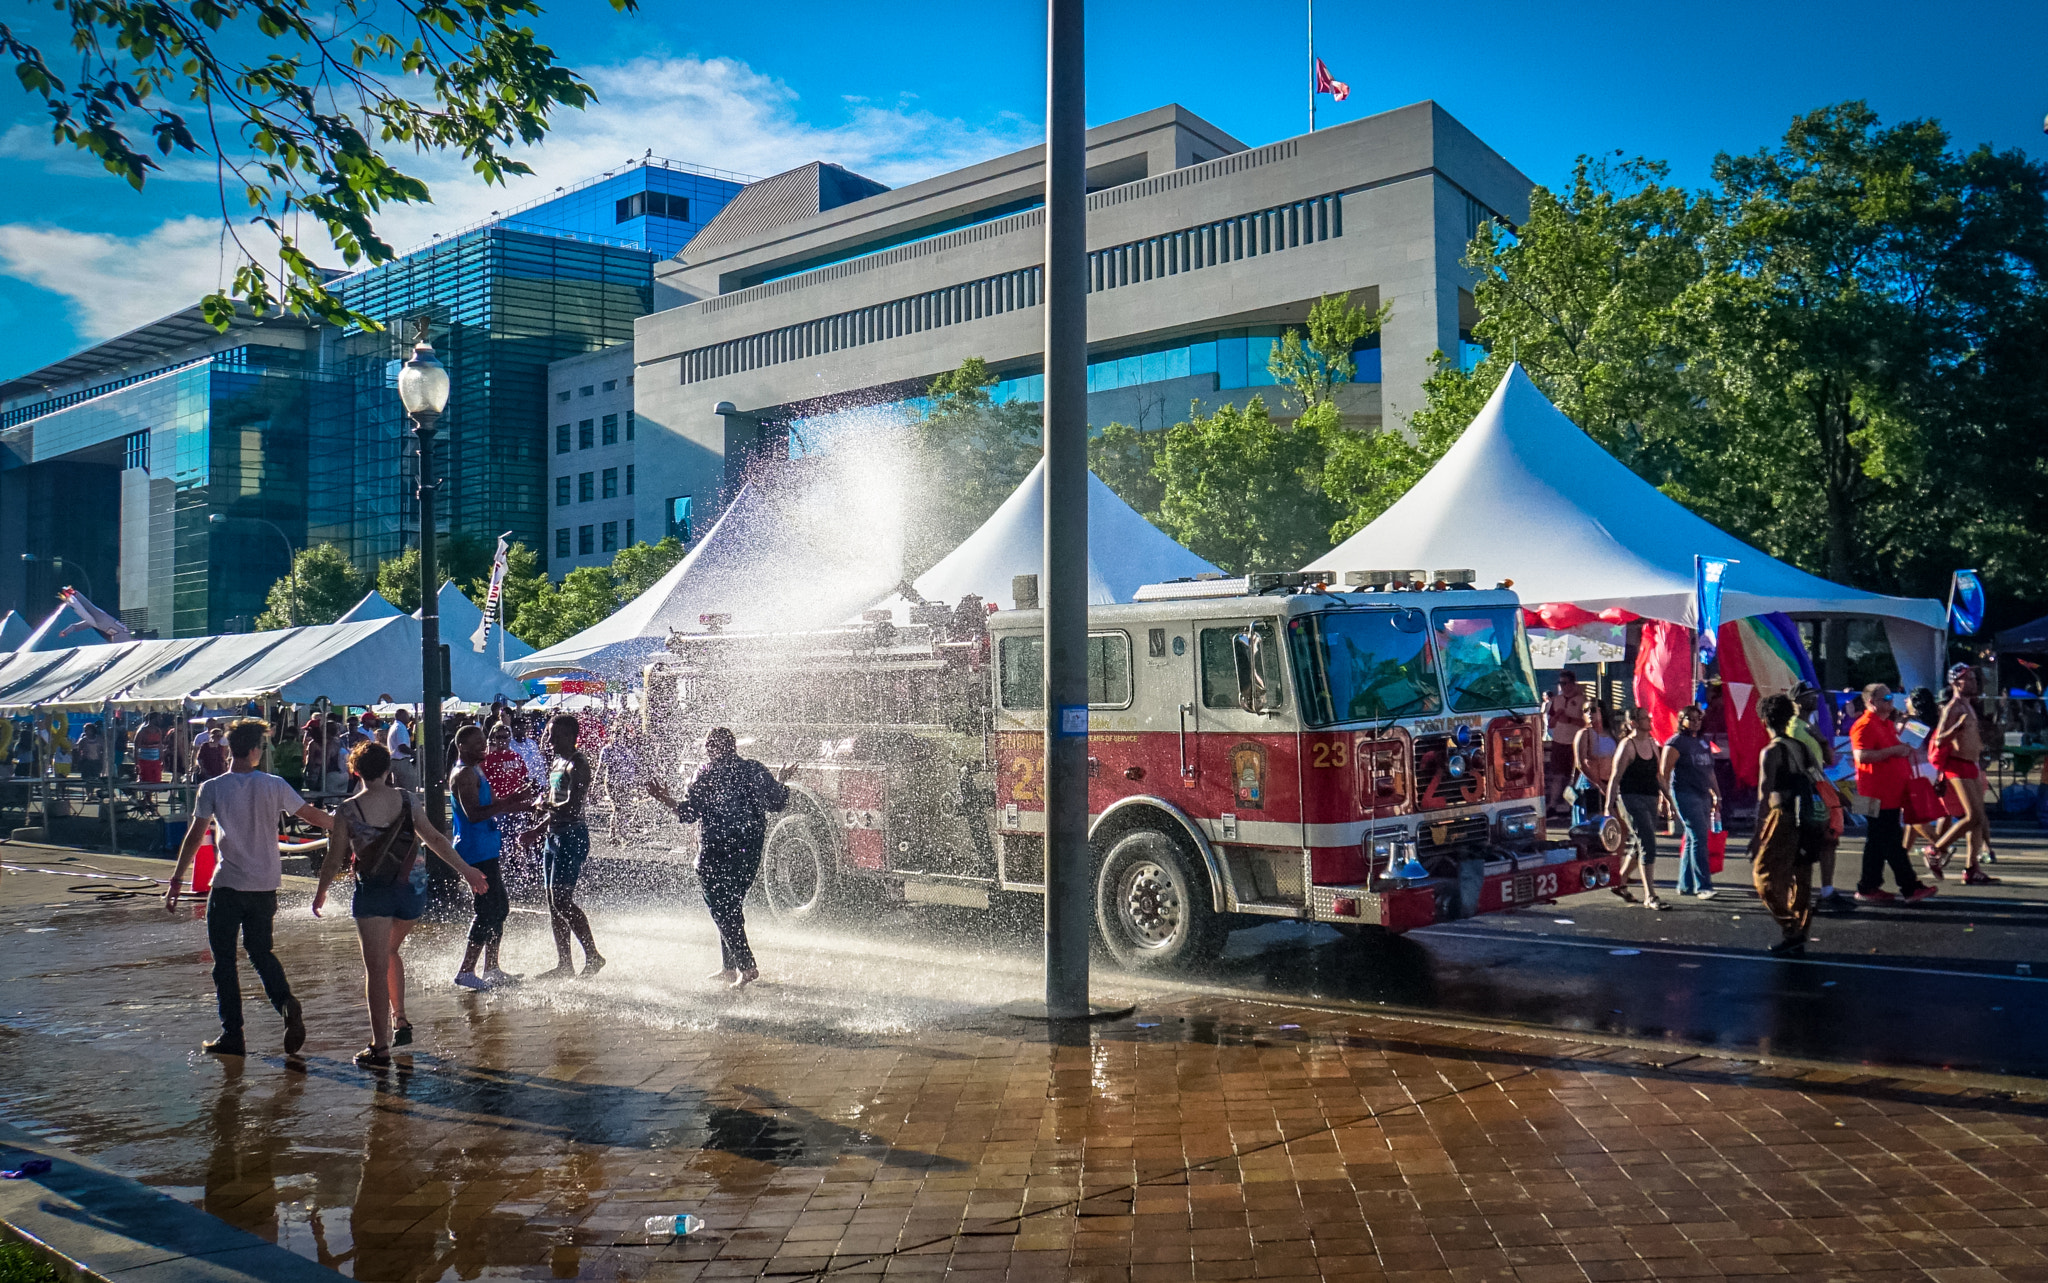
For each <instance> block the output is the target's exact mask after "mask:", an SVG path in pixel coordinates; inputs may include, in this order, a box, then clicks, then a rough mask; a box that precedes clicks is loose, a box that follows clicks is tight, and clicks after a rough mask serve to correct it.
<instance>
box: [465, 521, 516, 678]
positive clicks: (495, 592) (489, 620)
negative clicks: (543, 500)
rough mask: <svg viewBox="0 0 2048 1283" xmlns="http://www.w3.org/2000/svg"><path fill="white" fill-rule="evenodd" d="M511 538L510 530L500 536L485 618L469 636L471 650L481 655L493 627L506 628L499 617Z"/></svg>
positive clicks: (485, 606) (492, 570)
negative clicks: (506, 542)
mask: <svg viewBox="0 0 2048 1283" xmlns="http://www.w3.org/2000/svg"><path fill="white" fill-rule="evenodd" d="M511 536H512V532H511V531H509V530H508V531H506V532H505V533H504V534H502V535H499V536H498V555H497V556H496V557H495V558H493V559H492V561H491V589H490V592H489V593H488V594H487V595H486V596H485V597H484V617H483V618H482V619H481V620H479V621H478V622H477V626H476V631H475V632H473V633H471V634H470V635H469V648H470V649H471V650H473V651H475V652H476V653H477V654H479V655H481V654H483V653H484V647H486V646H488V645H490V642H491V627H492V625H494V624H495V625H496V626H497V627H499V628H503V627H504V626H505V625H504V623H503V621H501V620H499V618H498V615H499V614H500V612H502V611H503V610H504V608H505V572H506V570H507V569H508V567H507V566H506V555H507V554H508V553H509V552H510V551H511V550H510V549H508V548H507V547H506V546H505V541H506V540H507V539H509V538H511Z"/></svg>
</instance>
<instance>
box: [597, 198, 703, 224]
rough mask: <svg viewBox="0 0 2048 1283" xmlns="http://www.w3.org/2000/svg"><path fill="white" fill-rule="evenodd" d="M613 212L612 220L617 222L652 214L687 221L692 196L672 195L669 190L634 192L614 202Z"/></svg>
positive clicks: (656, 216) (657, 216)
mask: <svg viewBox="0 0 2048 1283" xmlns="http://www.w3.org/2000/svg"><path fill="white" fill-rule="evenodd" d="M612 213H613V218H612V221H613V222H615V223H623V222H626V221H627V220H628V219H634V218H645V217H647V216H648V215H650V214H651V215H653V216H654V217H655V218H675V219H682V220H685V221H687V220H688V219H689V217H690V198H689V197H687V196H671V195H669V194H668V193H667V192H634V193H633V194H632V195H631V196H628V197H625V198H624V199H623V200H619V201H616V202H614V203H613V205H612Z"/></svg>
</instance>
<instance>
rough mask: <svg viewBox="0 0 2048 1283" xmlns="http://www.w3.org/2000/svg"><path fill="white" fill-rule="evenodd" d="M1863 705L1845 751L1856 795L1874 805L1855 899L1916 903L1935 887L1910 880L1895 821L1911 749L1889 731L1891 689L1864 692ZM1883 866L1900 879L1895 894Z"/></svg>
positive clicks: (1876, 685) (1880, 686)
mask: <svg viewBox="0 0 2048 1283" xmlns="http://www.w3.org/2000/svg"><path fill="white" fill-rule="evenodd" d="M1863 706H1864V712H1863V716H1861V717H1859V718H1857V719H1856V723H1855V725H1853V726H1851V727H1850V728H1849V747H1850V748H1851V749H1852V750H1854V752H1855V755H1856V792H1857V795H1858V796H1860V797H1866V798H1869V799H1870V800H1871V801H1873V802H1875V803H1877V814H1876V815H1873V816H1871V817H1870V827H1869V828H1868V829H1866V830H1865V833H1864V838H1863V877H1862V878H1861V879H1860V880H1859V881H1858V882H1857V883H1856V898H1857V899H1858V900H1860V901H1862V902H1863V903H1865V904H1890V903H1893V902H1894V901H1896V900H1898V898H1899V896H1904V897H1905V898H1906V902H1907V903H1908V904H1918V903H1919V902H1920V901H1922V900H1925V899H1926V898H1927V897H1929V896H1931V895H1933V894H1934V887H1932V886H1931V885H1926V884H1923V883H1922V882H1921V881H1920V879H1918V878H1916V877H1914V876H1913V865H1912V863H1911V862H1910V861H1908V860H1907V859H1906V841H1905V837H1906V831H1905V827H1904V825H1903V824H1901V823H1900V819H1899V812H1900V808H1902V807H1904V806H1905V804H1906V784H1907V782H1908V781H1910V780H1911V779H1912V778H1913V764H1912V752H1913V750H1912V749H1910V748H1907V747H1906V746H1905V745H1904V744H1901V743H1900V742H1899V733H1898V731H1897V730H1895V729H1893V727H1892V691H1891V687H1889V686H1886V685H1885V684H1884V683H1883V682H1872V683H1871V684H1870V685H1868V686H1866V687H1864V688H1863ZM1887 867H1889V868H1890V869H1891V871H1892V876H1893V877H1894V878H1896V879H1897V880H1898V883H1899V894H1898V895H1893V894H1892V893H1891V892H1889V891H1887V890H1885V889H1884V871H1885V869H1886V868H1887Z"/></svg>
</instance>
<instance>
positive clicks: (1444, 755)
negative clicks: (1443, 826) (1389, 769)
mask: <svg viewBox="0 0 2048 1283" xmlns="http://www.w3.org/2000/svg"><path fill="white" fill-rule="evenodd" d="M1481 757H1482V754H1480V753H1478V752H1477V751H1475V749H1473V748H1471V747H1467V748H1459V747H1457V746H1456V745H1455V744H1453V743H1452V742H1451V739H1450V737H1449V736H1447V735H1423V736H1419V737H1417V739H1416V741H1415V802H1416V805H1417V806H1418V807H1420V808H1421V809H1422V810H1425V811H1439V810H1442V809H1443V808H1445V807H1447V806H1463V805H1466V804H1468V803H1471V802H1477V801H1478V800H1479V797H1480V792H1481V790H1482V789H1483V788H1484V787H1485V786H1484V784H1483V782H1482V780H1483V775H1482V772H1481ZM1453 759H1456V764H1457V765H1459V766H1461V767H1462V768H1463V770H1462V773H1460V774H1453V773H1452V769H1451V768H1452V765H1453Z"/></svg>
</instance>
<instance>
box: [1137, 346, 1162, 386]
mask: <svg viewBox="0 0 2048 1283" xmlns="http://www.w3.org/2000/svg"><path fill="white" fill-rule="evenodd" d="M1166 377H1168V376H1167V373H1166V353H1164V352H1147V353H1145V355H1143V356H1141V357H1139V358H1138V381H1139V382H1140V383H1158V382H1159V381H1161V380H1162V379H1165V378H1166Z"/></svg>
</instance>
